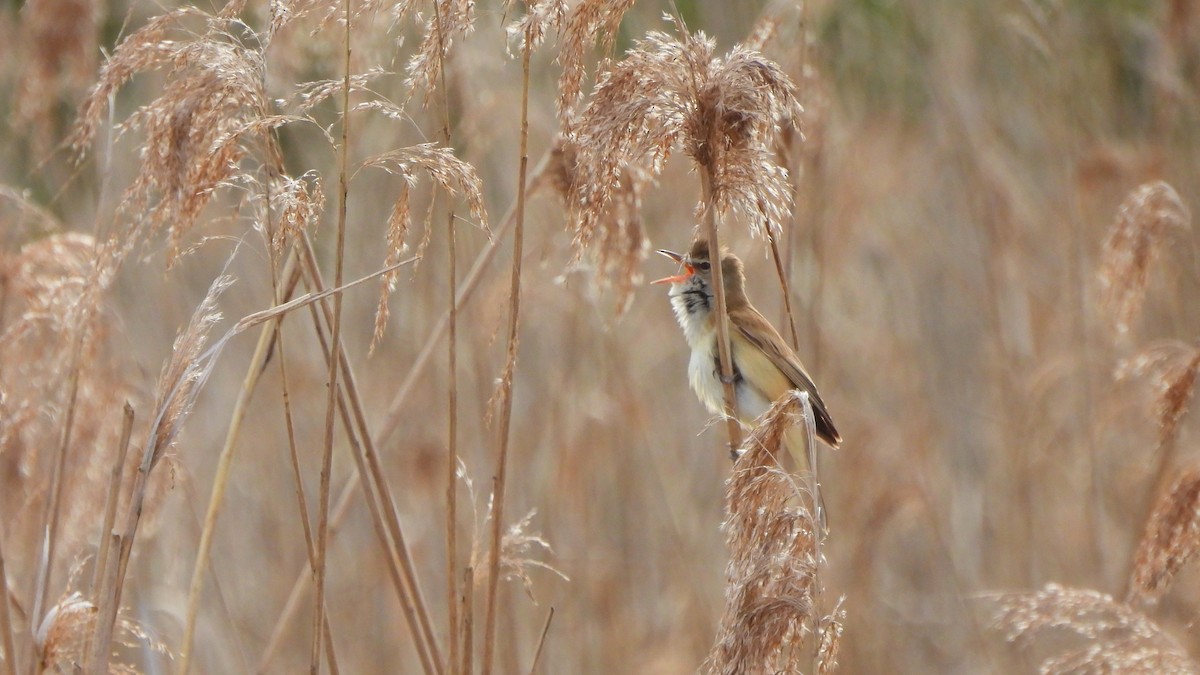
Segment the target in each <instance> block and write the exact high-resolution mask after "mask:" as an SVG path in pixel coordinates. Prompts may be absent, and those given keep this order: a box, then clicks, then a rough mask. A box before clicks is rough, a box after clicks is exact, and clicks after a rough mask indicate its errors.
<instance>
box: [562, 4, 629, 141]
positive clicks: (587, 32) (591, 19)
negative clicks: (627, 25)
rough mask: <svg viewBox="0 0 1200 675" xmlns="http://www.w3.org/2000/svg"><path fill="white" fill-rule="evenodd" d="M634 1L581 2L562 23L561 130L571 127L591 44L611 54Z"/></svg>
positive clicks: (580, 94)
mask: <svg viewBox="0 0 1200 675" xmlns="http://www.w3.org/2000/svg"><path fill="white" fill-rule="evenodd" d="M633 3H634V0H583V1H582V2H580V3H579V4H578V5H575V7H574V8H572V9H571V11H570V13H569V14H567V16H566V18H565V19H563V20H562V36H561V37H560V38H559V39H560V41H561V43H562V47H561V48H560V49H559V52H558V62H559V64H560V65H562V69H563V70H562V75H560V76H559V78H558V117H559V121H560V122H561V124H562V126H563V128H564V129H567V128H570V126H571V123H570V122H571V118H572V116H573V110H574V108H575V107H576V106H577V105H578V104H579V101H580V98H581V96H582V93H583V80H584V77H586V76H587V72H586V67H585V64H584V59H585V58H586V57H587V54H588V52H589V51H590V49H591V47H592V45H593V44H595V43H596V42H600V45H601V48H602V49H603V50H604V52H605V53H607V52H609V51H612V46H613V42H615V41H616V39H617V30H618V29H619V28H620V27H621V19H622V18H623V17H624V16H625V12H627V11H629V8H630V7H633Z"/></svg>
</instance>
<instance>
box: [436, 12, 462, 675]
mask: <svg viewBox="0 0 1200 675" xmlns="http://www.w3.org/2000/svg"><path fill="white" fill-rule="evenodd" d="M433 11H434V22H433V24H434V26H436V30H437V39H438V54H439V56H440V58H441V59H442V67H441V68H438V79H439V80H440V86H439V89H440V90H441V96H440V97H439V99H440V101H441V108H442V144H443V145H444V146H446V147H447V148H449V147H452V146H451V144H450V90H449V89H447V88H446V63H445V59H446V56H447V55H448V54H447V50H446V36H445V33H444V30H443V28H444V24H443V23H442V8H441V4H440V3H438V2H436V0H435V2H434V3H433ZM455 235H456V227H455V220H454V202H453V201H452V200H450V199H447V200H446V246H447V257H448V258H449V265H447V267H448V269H447V270H446V280H447V282H448V286H449V290H448V291H447V295H446V297H447V304H448V305H449V307H448V308H447V310H446V318H447V332H448V333H449V336H448V337H447V340H446V342H447V344H446V356H447V365H446V371H447V372H446V377H447V379H448V381H449V383H448V385H447V392H446V410H447V421H446V642H447V649H448V652H447V655H446V659H447V661H446V672H448V673H450V675H454V674H455V673H457V672H458V309H457V304H458V303H457V301H458V243H457V237H456V236H455Z"/></svg>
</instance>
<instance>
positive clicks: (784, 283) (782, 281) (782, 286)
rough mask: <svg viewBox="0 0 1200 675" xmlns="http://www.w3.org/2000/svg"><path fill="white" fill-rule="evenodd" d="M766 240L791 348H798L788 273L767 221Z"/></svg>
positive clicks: (798, 339) (798, 342)
mask: <svg viewBox="0 0 1200 675" xmlns="http://www.w3.org/2000/svg"><path fill="white" fill-rule="evenodd" d="M766 229H767V240H768V241H769V242H771V257H772V258H773V259H774V260H775V273H776V274H778V275H779V290H780V291H781V292H782V293H783V313H784V314H785V315H786V316H787V322H788V328H789V329H790V330H791V336H792V348H793V349H799V348H800V336H799V335H798V334H797V333H796V317H795V316H794V315H793V314H792V292H791V289H790V288H789V287H788V275H787V272H785V271H784V269H783V260H782V257H781V256H780V254H779V244H778V243H777V242H776V240H775V231H774V230H773V229H772V227H771V223H767V228H766Z"/></svg>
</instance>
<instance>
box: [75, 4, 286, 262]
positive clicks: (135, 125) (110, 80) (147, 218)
mask: <svg viewBox="0 0 1200 675" xmlns="http://www.w3.org/2000/svg"><path fill="white" fill-rule="evenodd" d="M188 21H199V22H200V23H201V24H202V27H203V30H200V31H196V32H195V33H189V32H187V31H186V30H185V24H186V23H187V22H188ZM240 27H241V24H239V23H237V22H235V21H233V20H229V19H224V18H221V17H213V16H209V15H207V14H205V13H203V12H201V11H199V10H195V9H186V8H185V9H180V10H176V11H173V12H170V13H168V14H166V15H163V16H160V17H157V18H155V19H152V20H151V21H150V22H149V23H148V24H147V25H146V26H145V27H143V28H141V29H140V30H138V31H136V32H134V33H133V34H132V35H130V36H129V37H128V38H127V39H125V40H124V41H123V42H122V43H121V44H120V45H118V47H117V49H116V51H115V52H114V53H113V55H112V57H111V58H110V59H109V60H108V61H107V62H106V63H105V64H104V67H103V68H102V69H101V73H100V79H99V81H98V82H97V83H96V85H95V86H94V87H93V89H92V92H91V94H90V95H89V96H88V98H87V99H86V100H85V101H84V104H83V106H82V108H81V112H80V116H79V121H78V122H77V124H76V128H75V130H74V132H73V133H72V135H71V138H70V141H71V146H72V147H73V148H74V149H75V150H76V152H77V155H78V156H80V157H81V156H82V153H83V151H84V150H85V149H86V148H87V146H88V145H89V144H90V142H91V139H92V138H93V137H94V135H95V132H96V129H97V128H98V126H99V123H100V120H101V117H102V115H103V112H104V111H105V110H106V109H107V106H108V101H109V97H110V96H111V95H112V94H114V93H115V92H116V91H117V90H118V89H120V88H121V87H122V86H124V85H125V84H126V83H127V82H128V81H129V80H130V79H131V78H132V77H133V76H134V75H136V74H138V73H142V72H148V71H153V70H166V71H167V72H168V74H169V75H170V78H169V80H168V82H167V84H166V86H165V87H164V88H163V91H162V93H161V94H160V95H159V96H158V97H157V98H155V99H154V100H153V101H151V102H150V103H149V104H147V105H145V106H143V107H142V108H140V109H139V110H137V111H136V112H135V113H134V114H133V115H131V116H130V117H129V118H128V119H127V120H125V121H124V122H123V123H122V124H121V125H120V129H121V132H122V133H124V132H126V131H129V130H132V129H140V130H142V131H144V132H145V137H146V139H145V143H144V145H143V147H142V150H141V159H142V164H141V167H140V170H139V172H138V175H137V176H136V177H135V178H134V180H133V183H132V184H130V186H129V187H128V188H126V191H125V196H124V199H123V200H122V203H121V207H120V211H119V213H121V214H123V215H127V216H130V217H132V219H133V226H132V228H131V231H130V232H129V233H128V235H127V236H126V238H125V241H126V246H127V247H128V246H132V245H133V243H134V242H136V241H137V240H139V239H140V237H139V236H138V235H139V234H140V230H141V228H143V227H147V228H149V230H150V232H151V233H154V232H156V231H158V230H160V229H163V228H165V229H166V230H167V233H168V235H169V246H168V251H167V262H168V265H171V264H173V263H174V262H175V260H176V258H177V257H178V255H179V252H180V249H181V248H182V243H183V237H184V235H185V234H186V233H187V232H188V231H189V230H190V229H191V227H192V226H193V225H194V223H195V222H196V220H197V219H198V218H199V216H200V213H201V211H202V210H203V208H204V207H205V206H206V205H207V204H208V203H209V201H210V200H211V199H212V197H213V195H214V193H215V192H216V191H217V189H218V188H220V187H222V186H223V185H228V184H230V183H231V182H233V181H235V180H237V179H238V178H239V177H240V178H241V179H242V180H244V181H246V182H253V181H254V179H253V178H252V177H251V176H248V175H243V173H242V172H241V170H240V168H239V163H240V162H241V160H242V159H243V158H244V157H246V156H247V155H248V154H249V153H250V149H249V148H248V147H247V145H246V143H245V139H246V137H247V136H248V135H253V134H254V133H256V132H261V131H265V130H266V129H269V128H270V127H271V126H272V125H279V124H282V123H283V122H284V121H285V119H284V118H272V117H268V111H269V102H268V100H267V97H266V94H265V92H264V91H263V89H262V83H263V81H264V77H263V73H264V70H265V68H266V65H265V62H264V59H263V53H262V51H261V48H262V47H261V45H258V47H256V48H254V49H251V48H248V47H246V46H244V45H243V44H242V43H241V41H240V40H239V38H238V37H237V36H238V35H239V34H240V33H242V31H241V30H240ZM175 33H181V34H183V35H184V36H185V39H182V40H172V39H169V38H170V37H171V36H172V35H174V34H175ZM186 38H190V39H186ZM264 120H267V121H264Z"/></svg>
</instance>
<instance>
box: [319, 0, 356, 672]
mask: <svg viewBox="0 0 1200 675" xmlns="http://www.w3.org/2000/svg"><path fill="white" fill-rule="evenodd" d="M342 4H343V7H344V9H345V16H344V19H345V23H346V25H345V27H344V28H345V32H344V33H343V38H342V46H343V49H344V51H343V56H344V61H343V70H342V139H341V144H340V146H339V148H338V154H339V157H338V159H339V164H340V166H339V168H338V219H337V252H336V254H335V258H334V273H333V284H334V287H335V288H340V287H341V285H342V279H343V276H344V272H345V269H344V268H345V264H344V263H345V257H346V197H347V195H348V194H349V192H350V190H349V180H350V178H349V170H348V166H349V155H350V0H343V3H342ZM330 332H331V333H332V335H331V337H330V347H329V351H330V353H331V357H330V359H329V391H328V396H327V399H326V405H325V447H324V452H323V453H322V456H321V494H320V506H319V507H318V511H317V513H318V518H319V521H318V524H317V564H316V569H315V570H314V571H313V576H314V578H315V581H314V587H315V588H316V598H315V601H314V602H313V606H314V608H315V609H314V612H313V614H314V616H313V645H312V659H311V661H310V662H309V671H310V672H311V673H312V675H318V674H319V673H320V671H321V627H322V626H323V625H324V623H325V558H326V552H327V548H328V543H329V542H328V539H329V481H330V474H331V473H332V471H333V426H334V411H335V410H336V408H337V391H338V366H339V365H340V364H341V359H339V358H337V354H338V353H340V352H341V349H342V294H341V293H338V294H336V295H334V296H333V326H332V328H331V330H330Z"/></svg>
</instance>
